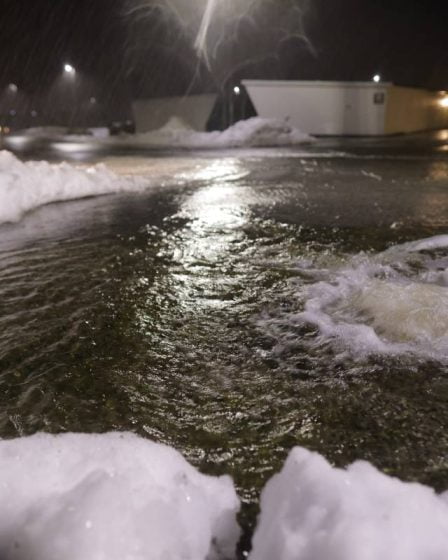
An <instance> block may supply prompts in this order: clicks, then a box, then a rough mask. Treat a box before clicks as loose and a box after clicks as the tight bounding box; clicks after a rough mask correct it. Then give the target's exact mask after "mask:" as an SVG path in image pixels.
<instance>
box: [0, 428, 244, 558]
mask: <svg viewBox="0 0 448 560" xmlns="http://www.w3.org/2000/svg"><path fill="white" fill-rule="evenodd" d="M238 509H239V500H238V498H237V496H236V493H235V490H234V487H233V484H232V481H231V479H230V477H227V476H223V477H219V478H216V477H210V476H205V475H203V474H200V473H199V472H198V471H196V469H194V468H193V467H192V466H191V465H189V464H188V463H187V462H186V461H185V459H184V458H183V457H182V456H181V455H180V454H179V453H178V452H177V451H175V450H174V449H171V448H169V447H167V446H164V445H161V444H156V443H152V442H150V441H147V440H144V439H142V438H139V437H137V436H135V435H132V434H129V433H109V434H101V435H99V434H97V435H87V434H64V435H57V436H54V435H49V434H38V435H34V436H31V437H26V438H21V439H14V440H9V441H8V440H7V441H1V442H0V558H1V559H2V560H180V559H183V560H203V559H205V558H207V559H210V560H216V559H224V558H233V557H234V555H235V546H236V542H237V539H238V537H239V528H238V525H237V523H236V520H235V515H236V512H237V511H238Z"/></svg>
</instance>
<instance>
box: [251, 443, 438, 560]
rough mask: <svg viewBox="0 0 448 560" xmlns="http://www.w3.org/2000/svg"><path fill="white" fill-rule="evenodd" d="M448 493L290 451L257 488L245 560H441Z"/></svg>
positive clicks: (360, 466) (368, 468) (362, 464)
mask: <svg viewBox="0 0 448 560" xmlns="http://www.w3.org/2000/svg"><path fill="white" fill-rule="evenodd" d="M446 558H448V495H447V493H445V494H442V495H441V496H437V495H436V494H435V493H434V491H433V490H431V489H430V488H428V487H425V486H422V485H420V484H409V483H404V482H401V481H399V480H398V479H395V478H391V477H388V476H386V475H384V474H381V473H380V472H378V471H377V470H376V469H375V468H374V467H373V466H371V465H370V464H369V463H366V462H363V461H357V462H355V463H353V464H352V465H351V466H350V467H348V468H347V469H345V470H342V469H336V468H332V467H331V466H330V465H329V463H327V461H325V459H324V458H323V457H321V456H320V455H318V454H317V453H311V452H309V451H306V450H305V449H302V448H299V447H296V448H294V449H293V450H292V451H291V453H290V455H289V457H288V459H287V461H286V463H285V466H284V467H283V469H282V471H281V473H280V474H278V475H275V476H274V477H273V478H272V479H271V480H270V481H269V482H268V484H267V486H266V487H265V489H264V490H263V493H262V497H261V515H260V519H259V523H258V528H257V531H256V533H255V536H254V541H253V551H252V553H251V554H250V560H273V559H275V560H429V559H431V560H446Z"/></svg>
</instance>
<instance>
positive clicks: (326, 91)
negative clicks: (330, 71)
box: [243, 80, 448, 135]
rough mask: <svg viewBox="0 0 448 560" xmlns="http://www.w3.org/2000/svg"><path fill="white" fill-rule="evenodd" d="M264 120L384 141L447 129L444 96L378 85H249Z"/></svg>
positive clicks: (310, 130) (250, 82) (255, 82)
mask: <svg viewBox="0 0 448 560" xmlns="http://www.w3.org/2000/svg"><path fill="white" fill-rule="evenodd" d="M243 84H244V85H245V86H246V88H247V90H248V93H249V95H250V98H251V99H252V102H253V104H254V106H255V108H256V110H257V112H258V114H259V115H260V116H262V117H272V118H278V119H289V121H290V122H291V123H292V124H294V125H295V126H296V127H297V128H299V129H300V130H302V131H303V132H307V133H309V134H322V135H332V134H334V135H380V134H394V133H406V132H415V131H418V130H429V129H434V128H444V127H448V108H443V107H441V105H440V99H441V98H442V97H443V92H432V91H428V90H424V89H417V88H406V87H399V86H394V85H393V84H390V83H385V82H384V83H381V84H375V83H373V82H306V81H275V80H272V81H268V80H264V81H263V80H247V81H244V82H243Z"/></svg>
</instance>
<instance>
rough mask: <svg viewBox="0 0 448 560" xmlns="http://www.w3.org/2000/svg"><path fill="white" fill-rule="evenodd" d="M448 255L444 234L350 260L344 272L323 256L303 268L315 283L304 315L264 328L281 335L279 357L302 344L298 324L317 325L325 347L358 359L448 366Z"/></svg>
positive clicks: (307, 288)
mask: <svg viewBox="0 0 448 560" xmlns="http://www.w3.org/2000/svg"><path fill="white" fill-rule="evenodd" d="M447 249H448V236H436V237H432V238H428V239H422V240H417V241H414V242H410V243H404V244H402V245H396V246H393V247H391V248H390V249H388V250H387V251H384V252H383V253H378V254H360V255H355V256H354V257H352V258H350V259H348V260H347V258H345V259H343V260H342V261H339V266H338V262H337V260H335V259H334V258H332V257H331V258H330V257H329V258H328V259H327V261H325V257H323V259H322V262H321V263H320V264H317V266H316V267H314V268H313V267H312V266H311V267H310V266H309V264H306V266H305V265H304V268H303V270H302V272H303V274H305V275H306V276H307V277H308V278H309V280H310V281H309V282H307V283H306V284H305V285H303V283H302V284H301V285H300V287H299V289H298V291H297V292H296V294H295V295H296V297H297V299H298V300H300V301H303V311H300V312H292V313H290V312H284V313H280V317H279V318H276V319H268V320H263V319H262V320H260V324H261V325H262V326H264V328H266V329H268V330H270V331H272V334H273V335H274V336H277V337H278V348H279V351H281V350H282V348H283V347H288V345H289V344H291V340H292V343H294V336H293V334H292V331H293V330H294V328H295V327H296V326H297V325H298V324H312V325H315V326H317V327H318V331H319V335H318V337H317V343H319V342H322V341H328V342H330V343H332V344H333V345H334V346H335V347H336V348H337V349H338V350H340V349H342V350H343V351H344V348H345V350H349V351H350V353H351V354H352V355H353V357H355V358H358V357H359V358H361V359H362V358H364V357H365V356H366V355H368V354H386V355H405V354H410V355H412V356H414V357H415V356H419V357H422V358H423V359H428V358H430V359H436V360H439V361H443V362H446V361H447V360H448V337H447V333H448V250H447ZM436 250H437V251H438V252H434V251H436ZM299 269H301V267H300V266H299ZM313 280H314V281H313Z"/></svg>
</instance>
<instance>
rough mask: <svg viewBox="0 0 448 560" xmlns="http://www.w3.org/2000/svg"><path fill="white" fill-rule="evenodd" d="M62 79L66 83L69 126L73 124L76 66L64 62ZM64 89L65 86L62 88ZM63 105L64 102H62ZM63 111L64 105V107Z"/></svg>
mask: <svg viewBox="0 0 448 560" xmlns="http://www.w3.org/2000/svg"><path fill="white" fill-rule="evenodd" d="M63 69H64V81H65V82H66V83H67V90H66V92H67V100H68V105H69V106H68V107H67V113H66V114H67V126H69V127H71V126H72V125H73V121H74V116H75V114H76V91H75V87H74V86H75V80H76V68H75V67H74V66H73V65H72V64H70V63H69V62H65V63H64V67H63ZM64 89H65V88H64ZM64 105H65V103H64ZM64 112H65V107H64Z"/></svg>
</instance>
